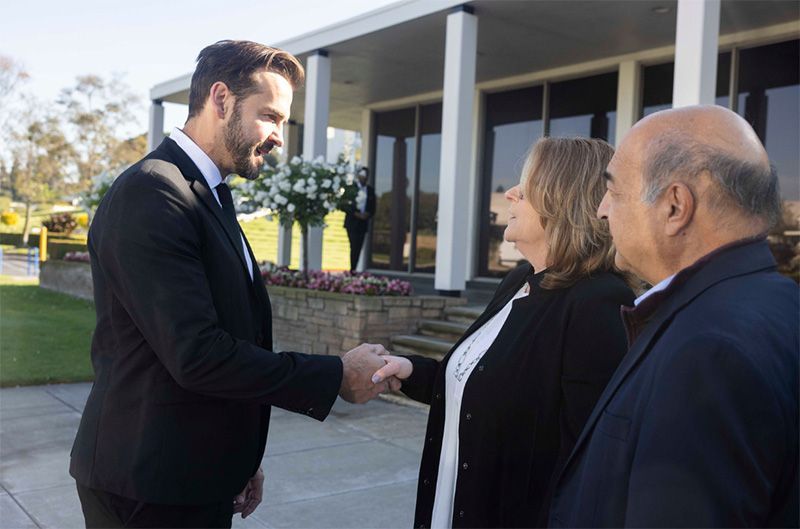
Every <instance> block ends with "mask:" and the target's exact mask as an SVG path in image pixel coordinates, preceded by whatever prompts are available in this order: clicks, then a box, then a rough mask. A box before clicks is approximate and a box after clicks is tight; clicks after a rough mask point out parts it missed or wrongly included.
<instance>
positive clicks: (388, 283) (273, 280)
mask: <svg viewBox="0 0 800 529" xmlns="http://www.w3.org/2000/svg"><path fill="white" fill-rule="evenodd" d="M261 276H262V277H263V278H264V284H266V285H267V286H270V285H272V286H280V287H294V288H306V289H308V290H321V291H325V292H340V293H342V294H356V295H360V296H410V295H411V283H409V282H408V281H401V280H399V279H389V278H388V277H383V276H376V275H372V274H370V273H369V272H342V273H330V272H322V271H319V270H311V271H310V272H308V273H305V272H301V271H299V270H290V269H289V268H288V267H280V268H268V269H265V270H262V271H261Z"/></svg>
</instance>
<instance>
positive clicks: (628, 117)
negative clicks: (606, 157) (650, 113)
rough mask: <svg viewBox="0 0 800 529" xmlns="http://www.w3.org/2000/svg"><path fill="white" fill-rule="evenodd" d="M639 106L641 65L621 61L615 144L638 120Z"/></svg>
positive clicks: (640, 100) (640, 101)
mask: <svg viewBox="0 0 800 529" xmlns="http://www.w3.org/2000/svg"><path fill="white" fill-rule="evenodd" d="M641 106H642V66H641V65H640V64H639V63H638V62H637V61H625V62H621V63H620V64H619V77H618V83H617V130H616V133H615V135H614V138H615V143H616V144H617V145H619V142H620V141H622V138H623V137H625V135H626V134H627V133H628V131H629V130H630V129H631V127H633V125H634V123H636V122H637V121H639V112H640V110H641Z"/></svg>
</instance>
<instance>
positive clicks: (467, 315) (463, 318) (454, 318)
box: [444, 305, 486, 325]
mask: <svg viewBox="0 0 800 529" xmlns="http://www.w3.org/2000/svg"><path fill="white" fill-rule="evenodd" d="M484 310H486V307H483V306H481V305H464V306H460V307H447V308H445V309H444V314H445V318H446V319H447V321H451V322H459V323H466V324H467V325H472V323H473V322H474V321H475V320H477V319H478V316H480V315H481V314H483V311H484Z"/></svg>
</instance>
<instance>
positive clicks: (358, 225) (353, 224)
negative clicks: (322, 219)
mask: <svg viewBox="0 0 800 529" xmlns="http://www.w3.org/2000/svg"><path fill="white" fill-rule="evenodd" d="M355 212H356V210H355V208H353V209H351V210H350V211H347V212H345V216H344V227H345V229H346V230H348V231H360V232H363V233H366V231H367V229H368V228H369V218H372V216H373V215H375V189H374V188H373V187H372V186H371V185H367V203H366V207H365V211H364V212H365V213H366V214H367V215H368V216H369V218H367V219H359V218H358V217H356V216H355V215H354V213H355Z"/></svg>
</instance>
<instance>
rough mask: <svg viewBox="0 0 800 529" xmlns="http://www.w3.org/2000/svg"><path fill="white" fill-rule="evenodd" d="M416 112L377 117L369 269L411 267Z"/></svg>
mask: <svg viewBox="0 0 800 529" xmlns="http://www.w3.org/2000/svg"><path fill="white" fill-rule="evenodd" d="M414 119H415V112H414V109H413V108H412V109H404V110H397V111H392V112H382V113H380V114H378V115H376V116H375V128H376V132H377V138H376V141H375V180H374V182H375V183H374V185H375V198H376V208H375V217H374V220H373V224H372V251H371V258H370V266H371V267H372V268H382V269H389V270H405V269H406V268H407V267H408V254H409V244H410V238H409V226H410V218H411V195H410V193H411V186H410V185H409V182H410V181H411V178H412V177H413V171H414V144H415V142H414Z"/></svg>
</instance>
